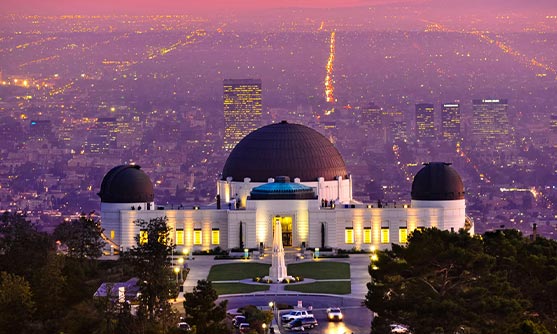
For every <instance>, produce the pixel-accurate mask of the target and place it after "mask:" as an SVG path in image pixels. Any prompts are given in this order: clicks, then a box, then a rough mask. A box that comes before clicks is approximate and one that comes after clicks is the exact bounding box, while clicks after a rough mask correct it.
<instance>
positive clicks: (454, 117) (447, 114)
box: [441, 103, 460, 142]
mask: <svg viewBox="0 0 557 334" xmlns="http://www.w3.org/2000/svg"><path fill="white" fill-rule="evenodd" d="M441 128H442V129H443V130H442V135H443V139H444V140H446V141H450V142H456V141H458V140H460V104H458V103H444V104H443V109H441Z"/></svg>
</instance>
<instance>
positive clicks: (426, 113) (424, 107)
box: [416, 103, 435, 141]
mask: <svg viewBox="0 0 557 334" xmlns="http://www.w3.org/2000/svg"><path fill="white" fill-rule="evenodd" d="M433 110H434V109H433V104H431V103H419V104H416V139H418V140H420V141H422V140H431V139H433V138H435V118H434V115H433Z"/></svg>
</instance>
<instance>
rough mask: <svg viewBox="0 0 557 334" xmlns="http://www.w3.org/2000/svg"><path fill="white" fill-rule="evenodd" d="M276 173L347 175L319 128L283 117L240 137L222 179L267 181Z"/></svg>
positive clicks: (309, 176) (313, 177) (308, 176)
mask: <svg viewBox="0 0 557 334" xmlns="http://www.w3.org/2000/svg"><path fill="white" fill-rule="evenodd" d="M279 175H284V176H289V177H290V178H291V179H294V178H300V181H302V182H304V181H305V182H307V181H317V178H319V177H323V178H325V180H334V179H335V178H336V177H337V176H342V177H343V178H346V177H348V173H347V172H346V165H345V164H344V160H343V159H342V156H341V155H340V153H339V152H338V150H337V149H336V148H335V147H334V146H333V144H331V142H330V141H329V140H328V139H327V138H326V137H325V136H323V135H322V134H320V133H319V132H317V131H315V130H313V129H311V128H308V127H307V126H304V125H300V124H290V123H287V122H286V121H282V122H280V123H276V124H271V125H267V126H264V127H262V128H259V129H257V130H255V131H254V132H252V133H250V134H249V135H247V136H246V137H244V139H242V140H241V141H240V142H239V143H238V145H236V147H234V149H233V150H232V152H230V155H229V156H228V159H227V160H226V163H225V164H224V168H223V170H222V179H223V180H226V178H227V177H232V179H233V180H234V181H243V180H244V178H246V177H249V178H250V179H251V181H253V182H267V180H268V179H269V178H274V177H276V176H279Z"/></svg>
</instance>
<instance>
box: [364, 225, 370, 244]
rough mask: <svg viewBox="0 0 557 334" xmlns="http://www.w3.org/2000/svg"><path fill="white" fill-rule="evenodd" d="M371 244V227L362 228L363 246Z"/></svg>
mask: <svg viewBox="0 0 557 334" xmlns="http://www.w3.org/2000/svg"><path fill="white" fill-rule="evenodd" d="M370 243H371V227H364V244H370Z"/></svg>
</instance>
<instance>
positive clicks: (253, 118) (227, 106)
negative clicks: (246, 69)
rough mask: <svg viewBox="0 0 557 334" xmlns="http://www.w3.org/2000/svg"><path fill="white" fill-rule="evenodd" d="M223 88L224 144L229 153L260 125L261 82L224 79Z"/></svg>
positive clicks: (257, 80)
mask: <svg viewBox="0 0 557 334" xmlns="http://www.w3.org/2000/svg"><path fill="white" fill-rule="evenodd" d="M223 86H224V99H223V102H224V126H225V128H224V144H223V148H224V150H225V151H231V150H232V149H233V148H234V146H236V144H238V142H239V141H240V140H242V138H244V137H245V136H246V135H248V134H249V133H251V132H252V131H254V130H255V129H257V128H258V127H259V126H260V123H261V80H259V79H225V80H224V82H223Z"/></svg>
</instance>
